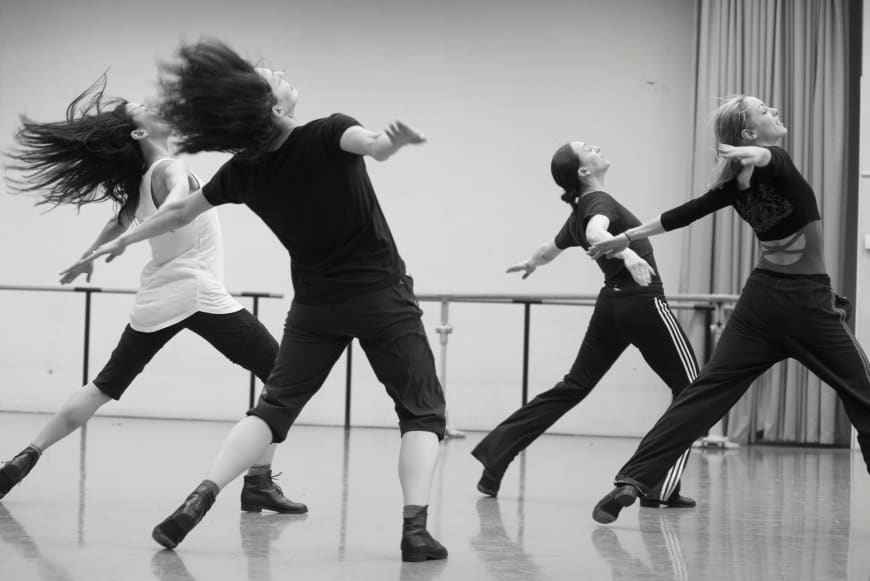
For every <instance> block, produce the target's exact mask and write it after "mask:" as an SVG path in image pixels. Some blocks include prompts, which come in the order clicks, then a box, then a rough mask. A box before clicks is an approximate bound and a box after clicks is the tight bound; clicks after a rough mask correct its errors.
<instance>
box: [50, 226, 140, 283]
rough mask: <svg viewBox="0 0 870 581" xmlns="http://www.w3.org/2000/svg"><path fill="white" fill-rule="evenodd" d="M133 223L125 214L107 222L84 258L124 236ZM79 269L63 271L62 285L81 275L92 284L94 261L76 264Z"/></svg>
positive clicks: (86, 251)
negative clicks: (99, 247)
mask: <svg viewBox="0 0 870 581" xmlns="http://www.w3.org/2000/svg"><path fill="white" fill-rule="evenodd" d="M132 223H133V219H132V217H130V216H129V215H127V214H125V213H120V214H118V215H117V216H115V217H113V218H111V219H110V220H109V221H108V222H106V224H105V226H103V229H102V230H101V231H100V233H99V235H98V236H97V239H96V240H94V243H93V244H91V245H90V246H89V247H88V249H87V250H85V252H84V254H82V258H83V259H84V258H87V257H88V256H89V255H90V254H91V253H92V252H93V251H94V249H96V248H97V247H98V246H101V245H103V244H105V243H106V242H110V241H112V240H114V239H115V238H117V237H118V236H120V235H121V234H123V233H124V232H126V231H127V229H128V228H130V224H132ZM79 264H80V266H79V268H76V267H75V265H73V266H72V267H70V268H68V269H66V270H64V271H63V273H62V274H63V276H62V277H61V279H60V284H68V283H71V282H72V281H73V280H75V279H76V277H78V276H79V275H80V274H85V275H86V278H85V282H91V276H92V275H93V274H94V263H93V261H90V260H87V261H85V262H81V260H80V261H79V262H76V265H79Z"/></svg>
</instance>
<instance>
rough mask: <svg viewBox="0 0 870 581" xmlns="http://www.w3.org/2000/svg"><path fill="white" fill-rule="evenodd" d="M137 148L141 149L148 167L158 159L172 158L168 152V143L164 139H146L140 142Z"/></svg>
mask: <svg viewBox="0 0 870 581" xmlns="http://www.w3.org/2000/svg"><path fill="white" fill-rule="evenodd" d="M139 147H140V148H141V149H142V155H143V157H144V158H145V162H146V163H147V164H148V165H151V164H152V163H154V162H155V161H157V160H158V159H163V158H165V157H172V154H171V153H170V151H169V143H168V141H167V140H166V139H160V140H151V139H148V140H145V141H142V142H140V143H139Z"/></svg>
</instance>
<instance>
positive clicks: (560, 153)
mask: <svg viewBox="0 0 870 581" xmlns="http://www.w3.org/2000/svg"><path fill="white" fill-rule="evenodd" d="M579 169H580V157H579V156H578V155H577V152H576V151H574V148H573V147H571V144H570V143H566V144H565V145H563V146H561V147H560V148H559V149H557V150H556V153H554V154H553V159H552V160H550V173H551V174H553V179H554V180H555V181H556V183H557V184H558V185H559V186H561V187H562V189H563V190H565V192H564V193H563V194H562V201H563V202H565V203H566V204H568V205H569V206H571V207H572V208H576V207H577V198H578V197H579V196H580V185H581V184H580V178H579V177H578V176H577V171H578V170H579Z"/></svg>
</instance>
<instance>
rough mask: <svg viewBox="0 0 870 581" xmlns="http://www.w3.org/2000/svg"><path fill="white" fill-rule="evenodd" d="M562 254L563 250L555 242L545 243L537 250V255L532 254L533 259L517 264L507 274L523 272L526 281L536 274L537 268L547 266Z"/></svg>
mask: <svg viewBox="0 0 870 581" xmlns="http://www.w3.org/2000/svg"><path fill="white" fill-rule="evenodd" d="M561 253H562V249H561V248H558V247H557V246H556V243H555V242H553V241H550V242H545V243H544V244H541V245H540V246H539V247H538V249H537V250H535V253H534V254H532V257H531V258H529V259H528V260H524V261H522V262H518V263H517V264H515V265H513V266H511V267H509V268H508V269H507V270H506V271H505V272H519V271H523V279H526V278H528V277H529V275H530V274H532V273H533V272H535V269H536V268H538V267H539V266H541V265H542V264H547V263H548V262H550V261H552V260H553V259H554V258H556V257H557V256H559V255H560V254H561Z"/></svg>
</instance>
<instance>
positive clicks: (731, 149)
mask: <svg viewBox="0 0 870 581" xmlns="http://www.w3.org/2000/svg"><path fill="white" fill-rule="evenodd" d="M718 150H719V155H721V156H722V157H724V158H725V159H736V160H740V163H741V165H744V166H747V165H752V166H755V167H764V166H766V165H767V164H769V163H770V158H771V154H770V150H769V149H768V148H766V147H758V146H756V145H740V146H735V145H728V144H727V143H720V144H719V147H718Z"/></svg>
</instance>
